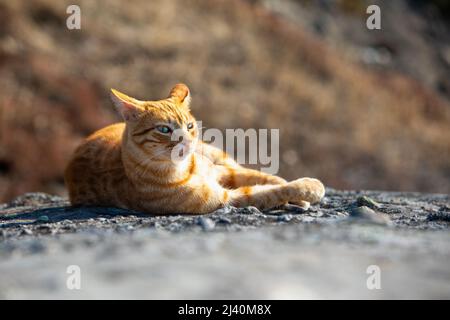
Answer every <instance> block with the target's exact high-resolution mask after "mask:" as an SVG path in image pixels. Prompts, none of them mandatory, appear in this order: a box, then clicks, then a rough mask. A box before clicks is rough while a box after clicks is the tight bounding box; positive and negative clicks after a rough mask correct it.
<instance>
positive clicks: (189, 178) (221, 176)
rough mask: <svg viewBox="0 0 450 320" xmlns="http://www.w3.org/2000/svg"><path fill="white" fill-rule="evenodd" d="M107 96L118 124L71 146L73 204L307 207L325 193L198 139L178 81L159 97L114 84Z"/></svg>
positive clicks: (188, 209) (153, 208) (172, 209)
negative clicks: (139, 95)
mask: <svg viewBox="0 0 450 320" xmlns="http://www.w3.org/2000/svg"><path fill="white" fill-rule="evenodd" d="M111 97H112V100H113V102H114V105H115V107H116V109H117V110H118V112H119V113H120V114H121V115H122V117H123V119H124V120H125V122H122V123H117V124H113V125H110V126H108V127H106V128H103V129H101V130H99V131H97V132H95V133H93V134H92V135H91V136H89V137H88V138H87V139H86V140H85V141H84V142H83V143H82V144H81V145H80V146H79V147H78V148H77V149H76V151H75V153H74V155H73V157H72V159H71V161H70V163H69V165H68V167H67V169H66V172H65V181H66V185H67V188H68V190H69V197H70V201H71V203H72V204H73V205H99V206H116V207H122V208H128V209H133V210H138V211H143V212H147V213H152V214H169V213H191V214H195V213H208V212H212V211H214V210H216V209H218V208H220V207H222V206H224V205H227V204H230V205H233V206H238V207H242V206H255V207H258V208H260V209H266V208H272V207H276V206H278V205H282V204H285V203H287V202H291V203H297V204H300V205H302V206H306V207H307V206H309V203H310V202H318V201H320V199H321V198H322V197H323V195H324V193H325V189H324V187H323V185H322V183H321V182H320V181H319V180H316V179H311V178H302V179H297V180H294V181H292V182H286V181H285V180H284V179H282V178H280V177H277V176H273V175H268V174H265V173H262V172H259V171H256V170H251V169H247V168H244V167H242V166H240V165H239V164H237V163H236V162H235V161H234V160H233V159H232V158H230V157H229V156H228V155H227V154H226V153H224V152H222V151H221V150H219V149H216V148H215V147H213V146H211V145H208V144H206V143H203V142H201V141H199V140H198V128H197V124H196V123H195V118H194V117H193V116H192V114H191V112H190V110H189V104H190V94H189V89H188V88H187V86H186V85H184V84H178V85H176V86H175V87H174V88H173V89H172V91H171V93H170V95H169V97H168V98H167V99H163V100H159V101H139V100H136V99H134V98H131V97H128V96H126V95H124V94H122V93H120V92H118V91H116V90H112V94H111ZM190 124H192V125H193V128H191V129H188V125H190ZM163 126H168V127H170V128H173V129H179V130H178V131H177V132H181V134H182V136H183V140H182V141H183V142H182V144H178V141H172V139H171V134H167V133H163V132H161V130H162V131H165V130H167V129H162V127H163ZM158 128H159V129H158ZM174 148H178V149H179V150H178V149H177V150H178V151H177V152H176V154H178V155H180V156H181V157H180V158H179V159H177V161H172V151H173V150H174Z"/></svg>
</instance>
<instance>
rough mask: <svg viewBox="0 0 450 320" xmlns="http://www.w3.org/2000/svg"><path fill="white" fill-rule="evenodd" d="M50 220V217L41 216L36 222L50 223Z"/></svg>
mask: <svg viewBox="0 0 450 320" xmlns="http://www.w3.org/2000/svg"><path fill="white" fill-rule="evenodd" d="M49 221H50V219H49V218H48V216H45V215H44V216H40V217H39V218H37V219H36V222H49Z"/></svg>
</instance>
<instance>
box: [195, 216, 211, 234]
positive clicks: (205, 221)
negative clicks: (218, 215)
mask: <svg viewBox="0 0 450 320" xmlns="http://www.w3.org/2000/svg"><path fill="white" fill-rule="evenodd" d="M197 224H198V225H199V226H201V227H202V229H203V231H210V230H213V229H214V227H215V223H214V221H212V220H211V219H210V218H204V217H200V218H198V219H197Z"/></svg>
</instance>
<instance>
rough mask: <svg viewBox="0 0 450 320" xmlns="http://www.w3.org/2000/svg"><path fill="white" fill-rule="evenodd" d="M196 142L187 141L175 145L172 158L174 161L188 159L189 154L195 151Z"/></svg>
mask: <svg viewBox="0 0 450 320" xmlns="http://www.w3.org/2000/svg"><path fill="white" fill-rule="evenodd" d="M194 151H195V143H185V142H181V143H178V144H177V145H175V146H174V147H173V149H172V152H171V160H172V161H174V162H177V161H182V160H184V159H186V157H188V156H189V155H191V154H192V153H194Z"/></svg>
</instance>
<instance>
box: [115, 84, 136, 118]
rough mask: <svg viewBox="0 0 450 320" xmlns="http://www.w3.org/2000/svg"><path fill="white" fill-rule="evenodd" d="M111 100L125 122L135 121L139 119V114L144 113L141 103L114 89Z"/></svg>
mask: <svg viewBox="0 0 450 320" xmlns="http://www.w3.org/2000/svg"><path fill="white" fill-rule="evenodd" d="M111 100H112V102H113V103H114V106H115V107H116V109H117V111H118V112H119V113H120V115H121V116H122V117H123V119H124V120H125V121H133V120H137V119H138V118H139V114H140V113H141V112H142V108H141V107H140V104H141V101H139V100H136V99H134V98H131V97H129V96H127V95H126V94H123V93H121V92H119V91H117V90H114V89H111Z"/></svg>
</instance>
